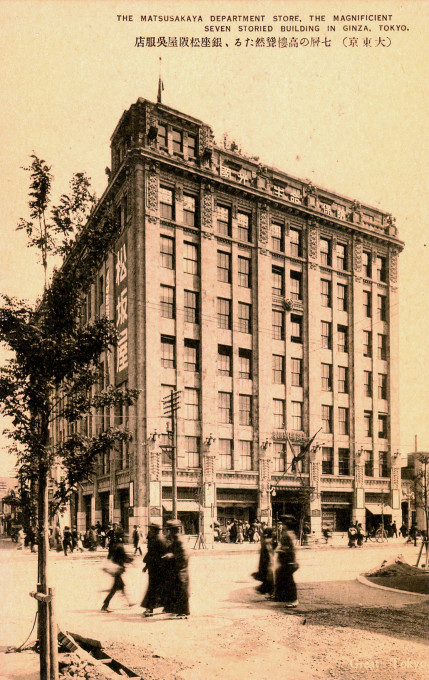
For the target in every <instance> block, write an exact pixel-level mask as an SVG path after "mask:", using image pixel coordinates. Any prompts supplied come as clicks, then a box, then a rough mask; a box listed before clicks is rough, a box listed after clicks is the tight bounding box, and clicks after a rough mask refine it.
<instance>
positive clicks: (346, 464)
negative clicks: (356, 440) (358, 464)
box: [338, 449, 350, 475]
mask: <svg viewBox="0 0 429 680" xmlns="http://www.w3.org/2000/svg"><path fill="white" fill-rule="evenodd" d="M338 474H339V475H349V474H350V451H349V449H338Z"/></svg>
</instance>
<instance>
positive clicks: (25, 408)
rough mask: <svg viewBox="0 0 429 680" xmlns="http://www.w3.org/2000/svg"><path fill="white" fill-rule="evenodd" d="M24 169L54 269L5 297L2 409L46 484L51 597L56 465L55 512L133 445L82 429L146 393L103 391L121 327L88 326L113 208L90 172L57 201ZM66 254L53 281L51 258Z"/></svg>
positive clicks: (41, 564) (100, 322)
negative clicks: (87, 309)
mask: <svg viewBox="0 0 429 680" xmlns="http://www.w3.org/2000/svg"><path fill="white" fill-rule="evenodd" d="M31 159H32V162H31V165H30V166H29V167H28V168H24V169H25V170H27V171H28V172H29V174H30V191H29V201H28V206H29V218H30V219H25V220H24V219H22V220H20V222H19V224H18V227H17V228H18V229H24V230H25V231H26V234H27V237H28V245H29V246H30V247H35V248H36V249H37V250H38V251H39V253H40V255H41V261H42V266H43V270H44V275H45V284H44V290H43V295H42V297H41V299H40V301H39V302H38V303H37V304H36V305H30V304H28V303H27V302H24V301H20V300H17V299H14V298H11V297H8V296H7V295H2V305H1V307H0V341H1V342H3V343H5V344H6V345H7V346H8V347H9V349H10V350H11V352H12V358H11V359H10V360H9V361H8V362H7V364H6V365H5V366H3V367H2V368H1V370H0V408H1V411H2V412H3V414H5V415H6V416H9V417H10V418H11V421H12V427H11V428H10V429H9V430H8V431H7V435H8V437H9V438H10V439H11V441H12V445H11V447H10V448H11V450H12V451H14V452H15V454H16V456H17V461H18V462H17V468H18V474H19V477H20V479H21V482H22V483H23V484H24V486H25V485H27V488H29V489H37V529H38V545H39V547H38V553H39V554H38V590H39V591H40V592H42V593H45V594H47V592H48V574H47V555H48V481H49V473H50V470H51V469H52V466H53V465H60V467H61V470H62V476H61V479H60V481H59V483H58V484H57V486H56V488H55V489H54V503H53V507H52V511H54V510H55V509H58V508H60V507H61V506H62V505H63V504H64V503H65V502H66V501H67V499H68V497H69V495H70V493H71V491H72V490H73V489H74V488H75V485H76V483H79V482H82V481H84V480H87V479H90V478H91V476H92V474H93V472H94V465H95V463H96V461H97V459H98V457H99V456H100V455H102V454H103V453H104V452H107V451H108V450H110V448H111V447H112V446H113V445H114V444H115V443H116V442H118V441H128V440H129V438H130V435H129V433H128V432H127V431H126V430H125V429H122V428H108V429H107V430H105V431H101V432H99V433H98V434H97V435H95V436H93V435H92V434H91V433H90V432H84V431H83V430H82V429H80V428H79V423H81V422H82V420H83V419H84V418H86V417H87V416H89V415H91V413H92V411H93V409H94V408H99V407H100V406H112V405H116V404H131V403H133V401H134V399H135V398H136V397H137V393H136V392H135V391H131V390H119V389H116V388H114V387H111V388H109V389H107V390H104V391H101V392H100V390H99V389H98V385H99V381H100V370H101V366H102V364H101V361H100V358H101V356H102V354H103V352H110V351H111V350H112V348H113V347H114V346H115V344H116V340H117V337H116V330H115V328H114V326H113V324H112V322H111V321H109V320H108V319H107V318H99V319H96V320H95V321H94V322H93V323H85V324H84V323H82V319H81V315H80V311H81V304H82V294H83V292H85V291H86V290H87V288H88V286H89V285H90V284H91V282H92V279H93V277H94V275H95V272H96V270H97V267H99V266H100V264H101V261H100V257H101V254H102V253H105V252H106V251H107V250H108V249H109V247H111V246H112V244H113V242H114V239H115V238H116V237H117V235H118V230H119V229H120V227H119V226H118V225H117V224H116V222H115V219H114V216H113V211H109V210H108V209H105V211H104V213H100V214H97V218H95V216H94V214H93V209H94V205H95V196H94V194H93V193H92V192H91V189H90V181H89V179H88V178H87V177H86V175H85V174H84V173H77V174H75V175H74V176H73V178H72V180H71V183H70V193H69V194H63V195H62V196H61V198H60V201H59V204H58V205H56V206H55V205H54V206H52V207H51V191H52V183H53V179H54V178H53V175H52V174H51V167H50V166H48V165H47V164H46V163H45V161H43V160H41V159H39V158H38V157H37V156H36V155H35V154H33V155H32V156H31ZM50 254H51V255H62V256H63V258H64V259H63V262H62V264H61V266H60V268H58V269H54V270H53V274H52V277H51V281H50V283H49V284H48V274H49V266H48V265H49V262H48V256H49V255H50ZM63 419H65V420H66V421H67V422H68V423H69V424H70V428H69V431H68V433H66V435H65V437H64V439H63V441H61V442H58V443H56V444H53V440H52V437H51V433H52V431H53V430H54V428H55V427H56V423H57V422H58V421H62V420H63ZM41 605H42V603H41V602H39V642H40V646H41V655H40V663H41V668H40V670H41V677H49V673H50V670H49V653H48V651H47V650H48V641H47V639H46V638H47V636H46V628H47V625H46V622H45V621H43V617H44V611H45V610H44V608H43V607H42V606H41Z"/></svg>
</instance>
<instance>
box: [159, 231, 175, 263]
mask: <svg viewBox="0 0 429 680" xmlns="http://www.w3.org/2000/svg"><path fill="white" fill-rule="evenodd" d="M160 252H161V267H164V268H165V269H173V268H174V238H171V237H170V236H162V235H161V245H160Z"/></svg>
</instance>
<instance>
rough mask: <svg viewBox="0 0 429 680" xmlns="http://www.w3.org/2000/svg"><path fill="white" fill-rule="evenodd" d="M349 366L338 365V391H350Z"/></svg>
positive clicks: (345, 392)
mask: <svg viewBox="0 0 429 680" xmlns="http://www.w3.org/2000/svg"><path fill="white" fill-rule="evenodd" d="M348 377H349V376H348V368H347V367H346V366H338V392H341V394H347V393H348V391H349V381H348Z"/></svg>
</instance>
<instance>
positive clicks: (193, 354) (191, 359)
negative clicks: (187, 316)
mask: <svg viewBox="0 0 429 680" xmlns="http://www.w3.org/2000/svg"><path fill="white" fill-rule="evenodd" d="M198 349H199V348H198V341H197V340H185V362H184V369H185V371H191V373H198V371H199V370H200V362H199V351H198Z"/></svg>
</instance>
